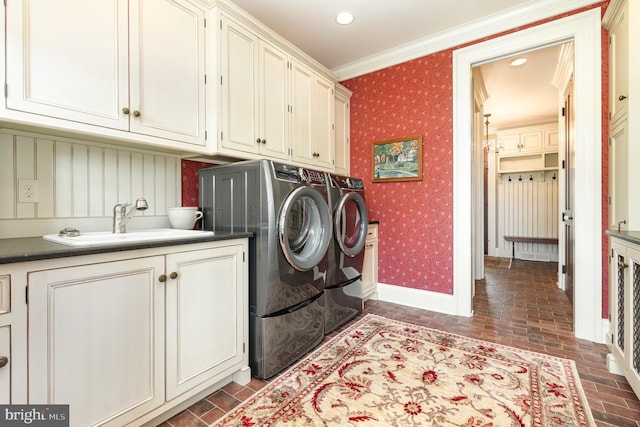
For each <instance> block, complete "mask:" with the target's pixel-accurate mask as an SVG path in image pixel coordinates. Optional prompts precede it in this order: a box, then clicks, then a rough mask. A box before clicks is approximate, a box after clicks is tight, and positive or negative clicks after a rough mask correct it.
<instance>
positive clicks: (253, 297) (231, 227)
mask: <svg viewBox="0 0 640 427" xmlns="http://www.w3.org/2000/svg"><path fill="white" fill-rule="evenodd" d="M199 179H200V182H199V185H200V187H199V188H200V190H199V193H200V203H201V208H202V211H203V213H204V227H205V228H206V229H209V230H227V231H249V232H252V233H254V237H253V238H251V239H250V240H249V312H250V318H249V338H250V342H249V363H250V366H251V371H252V375H254V376H256V377H258V378H262V379H265V378H269V377H271V376H273V375H274V374H276V373H278V372H280V371H281V370H282V369H284V368H285V367H287V366H289V365H290V364H292V363H293V362H294V361H296V360H297V359H299V358H300V357H301V356H302V355H304V354H305V353H306V352H308V351H309V350H311V349H313V348H314V347H315V346H316V345H317V344H318V343H320V342H321V341H322V339H323V338H324V285H325V277H326V270H327V249H328V246H329V244H330V242H331V239H332V222H331V213H330V211H329V206H328V203H327V187H326V175H325V173H324V172H318V171H315V170H310V169H306V168H302V167H296V166H291V165H287V164H283V163H277V162H273V161H268V160H252V161H244V162H238V163H233V164H229V165H224V166H215V167H209V168H204V169H201V170H200V172H199Z"/></svg>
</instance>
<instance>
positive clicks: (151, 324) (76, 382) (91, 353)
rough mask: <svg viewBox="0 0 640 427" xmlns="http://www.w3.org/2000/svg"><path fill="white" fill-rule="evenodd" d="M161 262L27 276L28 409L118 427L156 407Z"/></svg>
mask: <svg viewBox="0 0 640 427" xmlns="http://www.w3.org/2000/svg"><path fill="white" fill-rule="evenodd" d="M163 271H164V257H150V258H139V259H132V260H126V261H117V262H107V263H102V264H91V265H85V266H77V267H69V268H60V269H56V270H44V271H38V272H34V273H30V274H29V279H28V296H29V303H28V317H29V338H28V340H29V403H31V404H47V403H61V404H69V405H70V407H71V408H72V409H71V411H72V418H71V422H72V424H71V425H72V426H89V425H96V424H101V425H102V423H105V424H107V425H117V426H122V425H125V424H127V423H128V422H130V421H132V420H134V419H136V418H138V417H139V416H140V415H142V414H144V413H147V412H149V411H150V410H152V409H154V408H156V407H158V406H160V405H162V403H163V402H164V381H163V378H164V358H163V355H164V288H163V285H162V284H161V283H160V282H159V281H158V277H159V275H160V274H162V273H163Z"/></svg>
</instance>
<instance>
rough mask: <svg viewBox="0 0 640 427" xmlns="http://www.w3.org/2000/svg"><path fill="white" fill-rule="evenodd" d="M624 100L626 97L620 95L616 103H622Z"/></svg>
mask: <svg viewBox="0 0 640 427" xmlns="http://www.w3.org/2000/svg"><path fill="white" fill-rule="evenodd" d="M625 99H627V97H626V96H624V95H620V96H619V97H618V101H624V100H625Z"/></svg>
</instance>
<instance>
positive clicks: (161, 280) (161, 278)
mask: <svg viewBox="0 0 640 427" xmlns="http://www.w3.org/2000/svg"><path fill="white" fill-rule="evenodd" d="M158 281H159V282H160V283H164V282H166V281H167V275H166V274H161V275H160V277H158Z"/></svg>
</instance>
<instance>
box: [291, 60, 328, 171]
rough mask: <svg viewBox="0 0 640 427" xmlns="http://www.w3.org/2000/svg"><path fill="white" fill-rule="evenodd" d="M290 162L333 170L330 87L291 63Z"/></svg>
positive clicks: (302, 67) (323, 79)
mask: <svg viewBox="0 0 640 427" xmlns="http://www.w3.org/2000/svg"><path fill="white" fill-rule="evenodd" d="M292 82H293V84H292V102H291V107H292V112H293V118H292V132H291V134H292V138H293V139H292V156H291V158H292V160H293V161H294V162H295V163H302V164H305V165H309V166H312V167H316V168H318V169H323V170H333V169H334V166H333V162H334V159H333V151H334V137H333V121H334V116H333V102H334V101H333V100H334V84H333V83H332V82H330V81H329V80H327V79H325V78H323V77H322V76H320V75H318V74H316V73H314V72H313V71H312V70H311V69H310V68H309V67H306V66H305V65H303V64H301V63H299V62H297V61H294V62H293V65H292Z"/></svg>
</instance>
